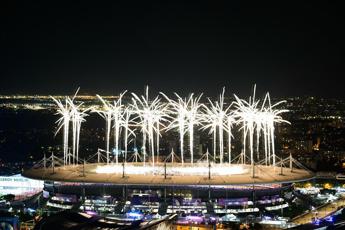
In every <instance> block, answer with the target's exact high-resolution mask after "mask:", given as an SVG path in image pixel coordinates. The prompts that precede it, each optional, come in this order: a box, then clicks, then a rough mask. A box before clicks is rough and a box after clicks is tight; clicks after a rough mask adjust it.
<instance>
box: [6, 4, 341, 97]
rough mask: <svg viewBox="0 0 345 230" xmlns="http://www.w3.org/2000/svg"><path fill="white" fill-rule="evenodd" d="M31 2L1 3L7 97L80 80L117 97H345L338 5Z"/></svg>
mask: <svg viewBox="0 0 345 230" xmlns="http://www.w3.org/2000/svg"><path fill="white" fill-rule="evenodd" d="M30 2H31V1H22V2H20V1H13V0H10V1H8V3H7V6H4V7H2V10H1V11H2V12H1V15H2V19H1V21H2V23H3V25H2V26H1V45H0V47H1V50H0V51H1V54H0V55H1V64H0V66H1V67H0V74H1V80H0V94H10V93H49V94H52V93H59V94H65V93H69V94H70V93H72V92H73V91H74V90H75V89H76V88H77V87H78V86H80V87H81V92H82V93H100V94H110V93H118V92H119V91H121V90H123V89H129V90H134V91H138V90H140V91H142V90H143V88H144V85H146V84H149V85H150V86H151V88H153V89H155V90H157V91H159V90H164V91H177V92H179V93H187V92H190V91H197V92H200V91H205V92H206V94H208V95H215V94H217V93H218V92H219V91H220V89H221V87H222V86H226V87H227V90H228V91H229V92H232V93H233V92H234V93H238V94H239V95H243V94H247V93H249V91H250V89H251V87H252V85H253V84H254V83H257V85H258V88H259V89H260V91H259V92H263V91H266V90H269V91H271V94H273V95H274V96H279V97H285V96H294V95H300V96H302V95H314V96H322V97H338V98H345V79H344V73H345V70H344V48H345V45H344V43H345V27H344V24H345V23H344V11H343V7H341V5H340V4H339V5H335V4H328V3H326V1H323V3H322V4H321V3H303V4H302V3H298V4H292V3H291V4H290V5H289V4H287V3H289V2H290V1H276V3H275V4H271V3H270V4H267V5H263V3H262V1H256V4H253V3H250V2H246V1H225V2H223V1H208V2H199V3H198V1H195V2H194V3H192V1H190V3H178V2H177V1H171V3H169V4H168V3H166V1H161V2H165V3H164V4H162V3H158V2H156V3H148V1H138V2H135V1H121V2H120V1H112V2H113V3H112V4H106V3H104V2H103V1H91V2H87V1H80V3H74V4H72V3H71V2H72V1H67V2H62V1H42V3H34V4H32V3H30ZM76 2H77V1H76ZM226 2H228V3H226ZM310 2H314V1H310ZM339 2H341V1H339Z"/></svg>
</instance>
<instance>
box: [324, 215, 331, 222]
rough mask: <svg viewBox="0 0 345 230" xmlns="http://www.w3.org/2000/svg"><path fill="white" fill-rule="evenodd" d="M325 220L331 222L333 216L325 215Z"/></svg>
mask: <svg viewBox="0 0 345 230" xmlns="http://www.w3.org/2000/svg"><path fill="white" fill-rule="evenodd" d="M325 220H326V221H327V222H333V216H327V217H326V218H325Z"/></svg>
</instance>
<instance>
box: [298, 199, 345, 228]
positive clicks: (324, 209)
mask: <svg viewBox="0 0 345 230" xmlns="http://www.w3.org/2000/svg"><path fill="white" fill-rule="evenodd" d="M342 206H345V196H342V197H341V198H339V199H338V200H336V201H334V202H331V203H327V204H325V205H323V206H320V207H319V208H317V209H315V210H313V211H311V212H308V213H306V214H303V215H300V216H298V217H297V218H294V219H292V222H293V223H295V224H297V225H300V224H307V223H311V222H312V218H313V217H317V218H324V217H326V216H328V215H330V214H331V213H332V212H335V211H337V210H338V209H339V208H341V207H342Z"/></svg>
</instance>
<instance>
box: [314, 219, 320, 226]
mask: <svg viewBox="0 0 345 230" xmlns="http://www.w3.org/2000/svg"><path fill="white" fill-rule="evenodd" d="M313 223H314V224H315V225H320V223H321V221H320V219H316V220H314V222H313Z"/></svg>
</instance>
